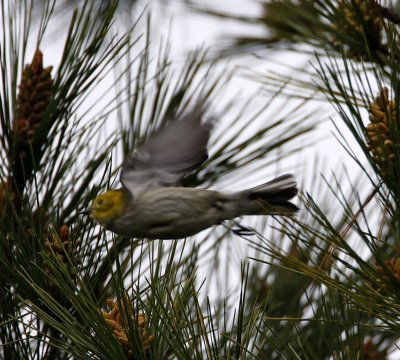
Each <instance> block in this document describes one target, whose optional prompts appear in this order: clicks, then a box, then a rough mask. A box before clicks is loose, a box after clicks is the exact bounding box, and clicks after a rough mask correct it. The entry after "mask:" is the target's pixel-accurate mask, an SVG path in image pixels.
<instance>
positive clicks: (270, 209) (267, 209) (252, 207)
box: [242, 175, 299, 216]
mask: <svg viewBox="0 0 400 360" xmlns="http://www.w3.org/2000/svg"><path fill="white" fill-rule="evenodd" d="M297 192H298V189H297V184H296V180H295V178H294V176H293V175H282V176H279V177H277V178H275V179H273V180H271V181H269V182H267V183H265V184H262V185H259V186H256V187H253V188H251V189H248V190H245V191H243V192H242V195H244V196H245V198H246V200H247V201H245V204H246V205H245V213H246V215H263V214H271V215H287V216H290V215H293V214H294V213H295V212H296V211H298V210H299V208H298V207H297V206H296V205H294V204H292V203H291V202H289V200H290V199H292V198H293V197H294V196H296V194H297ZM249 200H251V201H249Z"/></svg>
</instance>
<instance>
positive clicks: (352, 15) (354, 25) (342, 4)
mask: <svg viewBox="0 0 400 360" xmlns="http://www.w3.org/2000/svg"><path fill="white" fill-rule="evenodd" d="M352 4H353V3H352V2H351V1H345V0H340V1H339V8H340V10H341V11H342V14H343V15H344V17H345V19H346V22H347V24H348V26H347V27H348V28H349V29H354V30H355V31H357V32H358V33H361V34H362V33H363V32H364V26H369V27H370V28H371V29H374V30H375V31H376V32H379V31H380V30H381V29H382V27H383V18H382V15H381V11H380V6H379V4H378V3H377V2H376V0H355V4H356V6H357V11H358V12H359V14H357V13H356V12H355V9H354V7H353V6H352ZM360 15H361V17H362V19H363V23H364V24H362V23H361V22H360Z"/></svg>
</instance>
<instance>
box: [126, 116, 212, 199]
mask: <svg viewBox="0 0 400 360" xmlns="http://www.w3.org/2000/svg"><path fill="white" fill-rule="evenodd" d="M202 114H203V112H202V111H201V110H200V109H195V110H192V111H191V112H190V113H188V114H187V115H185V116H183V117H182V119H180V120H177V119H174V120H171V121H170V122H169V123H167V124H166V125H165V126H164V127H163V128H161V129H159V130H158V131H156V133H155V134H153V135H151V136H150V137H149V138H148V140H147V141H146V142H145V143H144V144H143V146H141V147H140V148H139V149H137V150H136V151H135V152H133V153H132V154H131V155H129V156H128V158H127V159H126V160H125V161H124V163H123V164H122V171H121V182H122V184H123V185H124V186H125V187H126V188H127V189H128V190H129V191H130V192H131V193H132V195H133V196H135V194H139V193H141V192H142V191H144V190H146V189H149V188H155V187H161V186H172V185H175V184H177V183H178V182H179V180H180V179H181V178H182V177H183V176H185V175H186V174H188V173H190V172H192V171H193V170H194V169H196V168H197V167H199V166H200V165H201V164H202V163H203V162H204V161H205V160H206V159H207V157H208V154H207V143H208V139H209V137H210V127H209V126H207V125H204V124H202V123H201V120H202Z"/></svg>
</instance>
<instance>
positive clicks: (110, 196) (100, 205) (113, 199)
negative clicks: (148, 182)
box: [90, 190, 126, 223]
mask: <svg viewBox="0 0 400 360" xmlns="http://www.w3.org/2000/svg"><path fill="white" fill-rule="evenodd" d="M125 195H126V194H125V192H124V191H123V190H108V191H106V192H105V193H103V194H101V195H99V196H97V197H96V198H95V199H94V200H93V203H92V206H91V207H90V216H91V217H92V218H93V219H95V220H96V221H98V222H99V223H108V222H110V221H112V220H114V219H115V218H117V217H119V216H121V215H122V214H123V212H124V209H125V203H126V196H125Z"/></svg>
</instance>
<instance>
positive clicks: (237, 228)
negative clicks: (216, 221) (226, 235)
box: [220, 220, 256, 236]
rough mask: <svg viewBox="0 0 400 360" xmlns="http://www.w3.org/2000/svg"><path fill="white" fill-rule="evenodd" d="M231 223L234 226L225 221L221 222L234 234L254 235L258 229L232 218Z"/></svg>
mask: <svg viewBox="0 0 400 360" xmlns="http://www.w3.org/2000/svg"><path fill="white" fill-rule="evenodd" d="M230 223H231V224H232V225H233V226H228V225H227V224H226V222H225V221H221V222H220V224H221V225H222V226H223V227H224V228H225V229H227V230H229V231H232V232H233V233H234V234H236V235H239V236H250V235H254V234H255V233H256V231H255V230H254V229H252V228H250V227H246V226H243V225H241V224H240V223H239V222H238V221H236V220H230Z"/></svg>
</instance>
